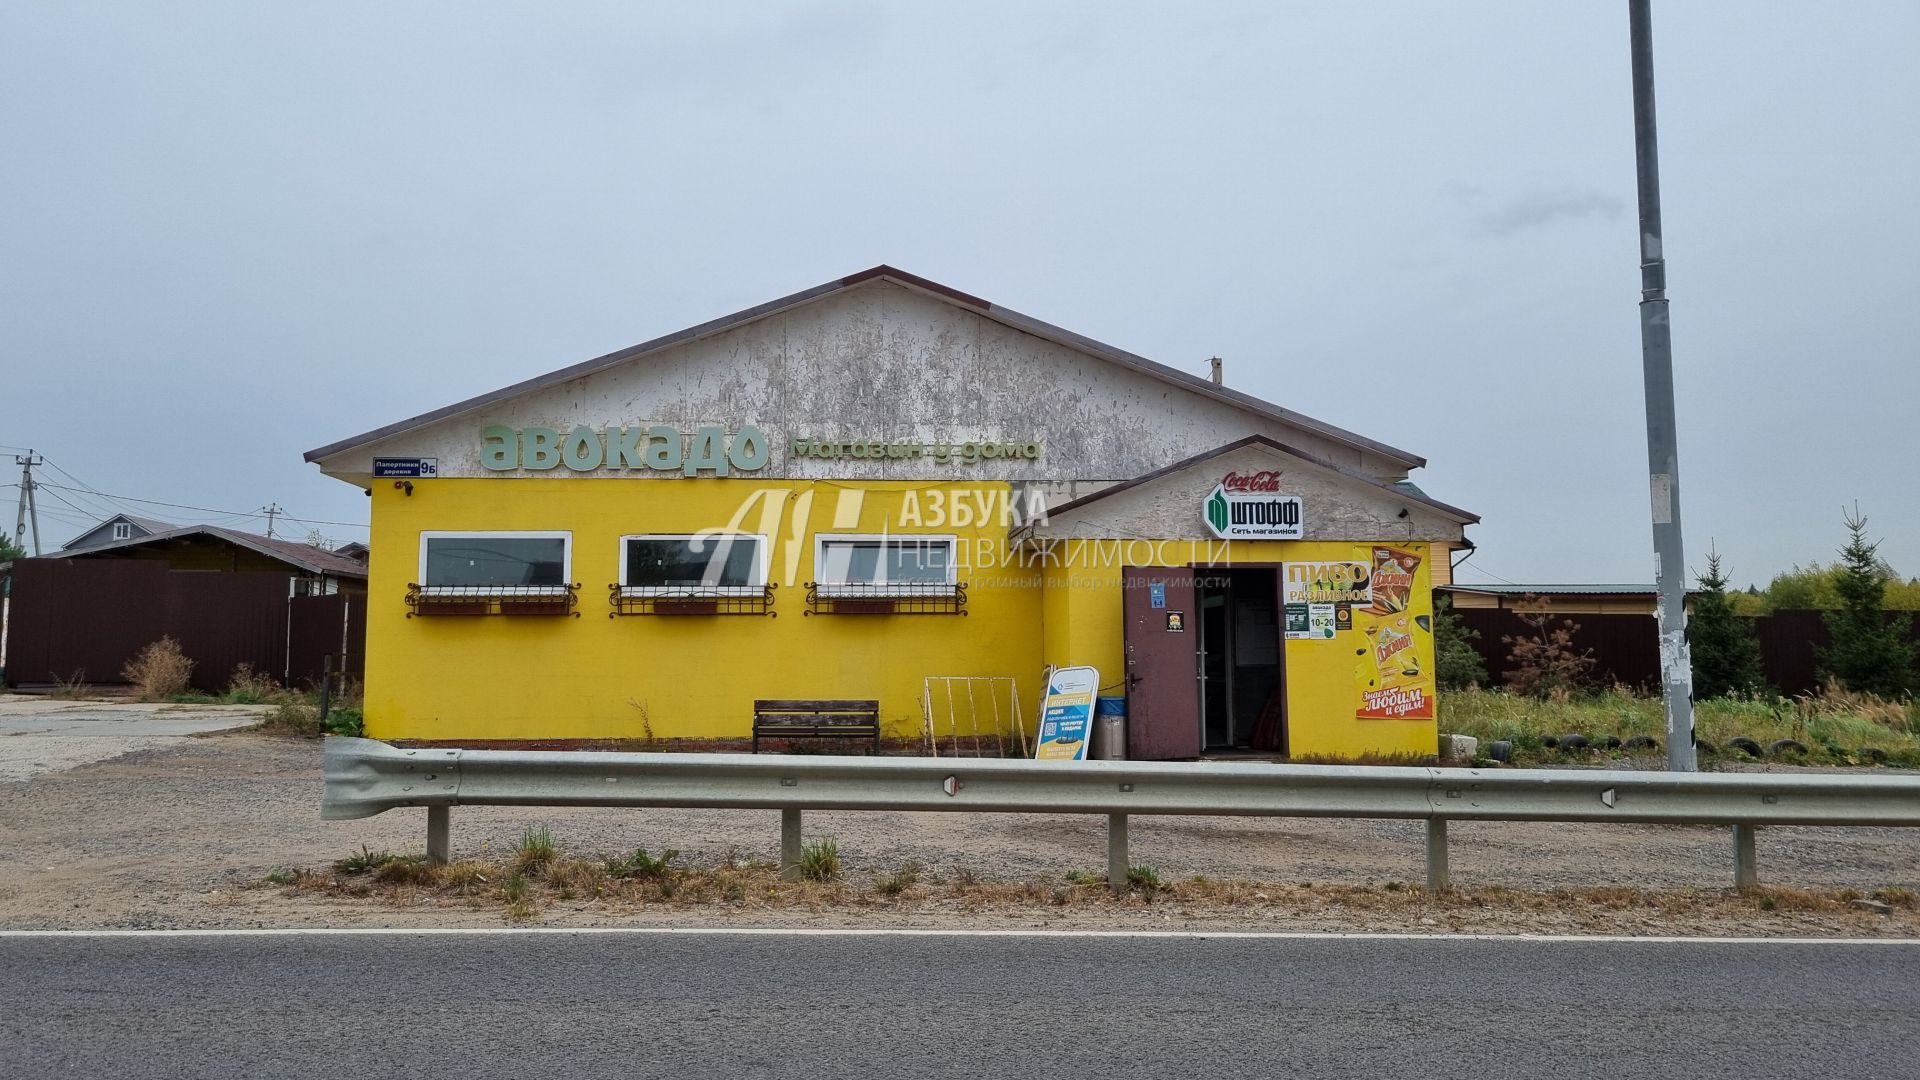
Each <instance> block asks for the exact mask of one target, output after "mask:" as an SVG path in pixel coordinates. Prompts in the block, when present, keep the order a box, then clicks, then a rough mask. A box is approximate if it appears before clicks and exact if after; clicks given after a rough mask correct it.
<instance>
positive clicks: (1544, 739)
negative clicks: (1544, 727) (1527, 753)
mask: <svg viewBox="0 0 1920 1080" xmlns="http://www.w3.org/2000/svg"><path fill="white" fill-rule="evenodd" d="M1540 745H1541V746H1544V747H1546V748H1547V749H1549V750H1551V749H1553V748H1554V747H1556V746H1559V745H1560V740H1559V739H1558V738H1556V737H1554V736H1552V735H1542V736H1540Z"/></svg>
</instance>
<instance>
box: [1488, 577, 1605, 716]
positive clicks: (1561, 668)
mask: <svg viewBox="0 0 1920 1080" xmlns="http://www.w3.org/2000/svg"><path fill="white" fill-rule="evenodd" d="M1522 602H1523V603H1525V604H1527V605H1529V606H1530V607H1533V608H1535V610H1532V611H1527V612H1524V613H1521V614H1520V621H1521V622H1522V623H1524V624H1526V626H1527V628H1528V630H1529V631H1531V632H1530V633H1526V634H1508V635H1506V636H1504V637H1502V638H1501V639H1500V640H1501V641H1502V642H1504V643H1505V644H1506V645H1507V646H1508V648H1509V649H1511V650H1512V651H1511V652H1510V653H1509V654H1508V658H1507V659H1508V663H1509V665H1510V667H1509V668H1508V671H1507V687H1508V689H1511V690H1512V691H1513V692H1514V693H1516V694H1525V695H1527V696H1528V697H1537V698H1548V697H1552V696H1554V695H1555V694H1556V693H1558V694H1562V695H1564V694H1568V693H1572V692H1573V691H1576V690H1579V689H1581V688H1582V687H1584V686H1585V685H1586V683H1587V681H1588V679H1589V678H1590V677H1591V676H1592V674H1593V667H1594V664H1595V663H1596V661H1595V660H1594V658H1593V650H1592V649H1575V648H1574V647H1573V635H1574V634H1575V632H1577V631H1578V630H1579V629H1580V624H1579V623H1576V622H1574V621H1573V620H1572V619H1560V620H1558V624H1559V625H1555V622H1556V620H1555V619H1554V617H1553V612H1552V611H1550V610H1549V609H1548V606H1547V604H1548V602H1547V600H1546V599H1545V598H1543V597H1536V596H1533V595H1532V594H1528V595H1527V596H1526V597H1524V598H1523V601H1522Z"/></svg>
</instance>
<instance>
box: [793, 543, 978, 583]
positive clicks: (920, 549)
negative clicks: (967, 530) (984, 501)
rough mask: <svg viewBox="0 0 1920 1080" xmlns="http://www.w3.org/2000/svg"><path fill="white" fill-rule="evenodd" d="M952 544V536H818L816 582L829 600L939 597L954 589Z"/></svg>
mask: <svg viewBox="0 0 1920 1080" xmlns="http://www.w3.org/2000/svg"><path fill="white" fill-rule="evenodd" d="M955 543H956V541H955V539H954V538H953V537H951V536H914V535H908V536H900V535H880V536H854V535H837V536H836V535H826V536H820V537H818V538H817V540H816V544H817V546H816V548H815V550H814V562H813V566H814V578H815V580H816V581H817V582H818V585H819V588H820V591H821V593H822V594H824V595H829V596H831V595H834V594H836V593H837V594H841V595H854V594H858V595H864V596H932V595H941V594H944V593H949V592H952V591H953V588H954V582H955V580H956V579H955V568H956V560H955V558H954V546H955Z"/></svg>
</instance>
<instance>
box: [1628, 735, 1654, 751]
mask: <svg viewBox="0 0 1920 1080" xmlns="http://www.w3.org/2000/svg"><path fill="white" fill-rule="evenodd" d="M1620 745H1622V746H1624V747H1626V748H1627V749H1628V750H1658V749H1660V740H1659V739H1656V738H1654V737H1653V736H1651V735H1635V736H1633V737H1632V738H1630V739H1628V740H1627V741H1626V742H1624V743H1621V744H1620Z"/></svg>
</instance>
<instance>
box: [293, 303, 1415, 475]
mask: <svg viewBox="0 0 1920 1080" xmlns="http://www.w3.org/2000/svg"><path fill="white" fill-rule="evenodd" d="M652 423H659V424H666V425H671V426H674V427H677V428H680V429H682V430H692V429H694V428H696V427H698V426H700V425H702V424H719V425H724V426H726V427H727V428H728V429H730V430H731V429H735V428H737V427H738V426H739V425H741V424H743V423H750V424H757V425H758V426H760V427H761V428H762V429H763V430H764V431H765V432H766V433H767V435H768V436H769V438H770V440H771V450H772V460H771V461H770V463H769V465H768V467H767V468H766V469H765V470H763V471H761V472H759V473H757V474H755V475H762V476H767V477H793V478H841V479H869V478H871V479H926V478H936V477H937V478H954V479H980V480H1014V481H1050V482H1063V481H1077V482H1093V483H1095V484H1098V483H1103V482H1112V481H1117V480H1124V479H1128V478H1131V477H1134V476H1138V475H1140V474H1142V473H1145V472H1150V471H1152V470H1154V469H1159V468H1164V467H1165V466H1167V465H1168V464H1171V463H1172V462H1174V461H1178V460H1180V459H1181V458H1184V457H1190V456H1192V455H1194V454H1198V453H1202V452H1204V451H1206V450H1210V449H1213V448H1214V447H1217V446H1220V445H1221V444H1223V443H1227V442H1231V441H1233V440H1235V439H1239V438H1242V437H1244V436H1246V435H1249V434H1266V435H1270V436H1272V437H1274V438H1276V439H1280V440H1283V441H1286V442H1288V443H1290V444H1292V445H1296V446H1299V447H1301V448H1302V449H1304V450H1307V451H1309V452H1311V453H1314V454H1318V455H1322V456H1324V457H1326V458H1328V459H1330V460H1333V461H1336V462H1338V463H1340V464H1341V465H1342V466H1344V467H1347V468H1353V469H1358V470H1363V471H1366V472H1368V473H1370V474H1372V475H1377V476H1382V477H1385V478H1389V479H1391V478H1397V477H1400V476H1404V475H1405V470H1404V469H1403V468H1401V467H1399V466H1398V465H1396V464H1394V463H1392V462H1389V461H1386V460H1385V459H1382V458H1379V457H1377V456H1375V455H1373V454H1370V453H1365V452H1363V451H1361V450H1358V449H1355V448H1353V447H1349V446H1346V445H1343V444H1340V443H1336V442H1334V441H1332V440H1329V439H1327V438H1325V437H1323V436H1321V435H1318V434H1316V433H1313V432H1310V431H1306V430H1303V429H1300V428H1295V427H1293V426H1291V425H1288V424H1285V423H1282V422H1280V421H1277V420H1270V419H1267V418H1264V417H1260V416H1257V415H1255V414H1253V413H1249V412H1246V411H1244V410H1242V409H1239V408H1236V407H1234V406H1232V405H1229V404H1227V403H1224V402H1220V401H1215V400H1212V399H1210V398H1207V397H1204V396H1202V395H1200V394H1196V393H1193V392H1191V391H1187V390H1184V389H1181V388H1179V387H1176V386H1172V385H1169V384H1167V383H1164V382H1161V381H1159V380H1157V379H1154V378H1152V377H1149V376H1146V375H1142V374H1139V373H1137V372H1133V371H1129V370H1127V369H1125V368H1122V367H1119V366H1118V365H1115V364H1113V363H1110V362H1108V361H1106V360H1102V359H1099V358H1097V357H1093V356H1089V355H1086V354H1084V353H1081V352H1079V351H1077V350H1074V349H1071V348H1068V347H1065V346H1062V345H1057V344H1054V343H1053V342H1050V341H1047V340H1044V339H1042V338H1038V337H1034V336H1032V335H1030V334H1026V333H1023V332H1021V331H1018V330H1014V329H1012V328H1010V327H1007V326H1004V325H1001V324H1000V323H997V322H994V321H993V320H991V319H987V318H984V317H982V316H980V315H977V314H973V313H971V312H969V311H967V310H965V309H962V308H959V307H956V306H954V305H952V304H949V303H946V302H944V301H941V300H938V299H935V298H933V297H929V296H927V295H925V294H922V293H919V292H917V291H914V290H911V289H907V288H903V287H901V286H898V285H894V284H892V283H889V282H874V283H872V284H869V285H864V286H861V287H858V288H855V289H852V290H849V291H847V292H844V293H840V294H836V295H834V296H830V297H827V298H825V299H823V300H820V301H817V302H815V303H811V304H807V305H803V306H801V307H799V308H796V309H793V310H791V311H788V312H784V313H782V314H779V315H775V316H771V317H769V318H766V319H763V320H760V321H759V322H755V323H752V324H749V325H747V326H743V327H739V328H737V329H734V330H730V331H727V332H726V333H723V334H720V335H717V336H715V337H712V338H709V339H706V340H702V341H695V342H689V343H687V344H684V345H681V346H677V347H675V348H673V349H671V350H668V351H666V352H663V353H660V354H656V355H654V356H651V357H647V358H644V359H640V360H637V361H634V362H632V363H628V364H622V365H619V366H617V367H614V368H610V369H608V370H605V371H602V372H598V373H595V374H593V375H589V376H586V377H584V378H581V379H578V380H575V381H573V382H571V383H568V384H565V385H562V386H556V387H550V388H547V389H544V390H540V391H536V392H534V393H531V394H528V395H526V396H524V397H521V398H518V399H515V400H511V401H503V402H499V403H497V404H495V405H493V406H490V407H488V408H485V409H482V410H480V411H478V412H476V413H471V414H468V415H465V416H460V417H455V418H452V419H449V420H445V421H441V422H440V423H438V424H434V425H431V426H429V427H426V428H422V429H419V430H416V431H413V432H408V433H405V434H402V435H398V436H395V437H393V438H390V439H387V440H384V441H382V442H379V443H376V444H373V445H371V446H368V447H365V448H362V449H360V450H357V451H353V452H351V453H348V454H342V455H340V456H338V457H336V458H333V459H330V460H328V461H327V462H324V463H323V465H324V467H325V468H326V470H327V471H328V472H332V473H339V474H353V473H364V472H365V471H366V470H367V468H368V466H369V463H370V461H371V460H372V458H374V457H376V456H383V457H435V458H438V459H439V467H440V473H441V475H443V476H485V475H499V474H493V473H489V472H488V471H487V470H486V469H484V468H482V467H481V463H480V457H479V445H480V442H479V434H480V431H481V429H482V428H484V427H486V426H488V425H493V424H499V425H504V426H507V427H510V428H515V429H521V428H525V427H528V426H533V425H540V426H546V427H552V428H555V429H557V430H559V431H561V432H563V433H564V432H567V431H569V430H571V429H572V428H573V427H575V426H576V425H581V424H584V425H586V426H588V427H590V428H593V429H596V430H598V429H601V428H604V427H605V426H607V425H609V424H615V425H618V424H628V425H632V424H652ZM807 437H810V438H814V439H827V440H855V439H858V440H869V439H871V440H885V441H904V440H916V441H920V442H950V443H959V442H963V441H967V440H995V441H1006V442H1026V441H1029V440H1035V439H1037V440H1039V441H1041V442H1042V443H1043V444H1044V449H1043V451H1042V453H1041V455H1040V457H1039V459H1038V460H1036V461H1027V460H989V461H982V462H979V463H978V464H974V465H960V464H936V463H934V462H933V461H932V460H930V459H925V458H921V459H913V460H898V461H896V460H880V461H870V460H864V459H852V458H840V459H835V460H820V459H814V458H793V457H791V455H790V454H789V441H790V440H791V439H794V438H807ZM550 475H567V474H566V471H565V470H564V469H561V470H556V471H555V472H554V473H552V474H550ZM596 475H602V474H596ZM604 475H625V474H624V473H614V472H607V473H604ZM639 475H646V474H645V473H644V472H643V473H640V474H639ZM656 475H672V474H656Z"/></svg>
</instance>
